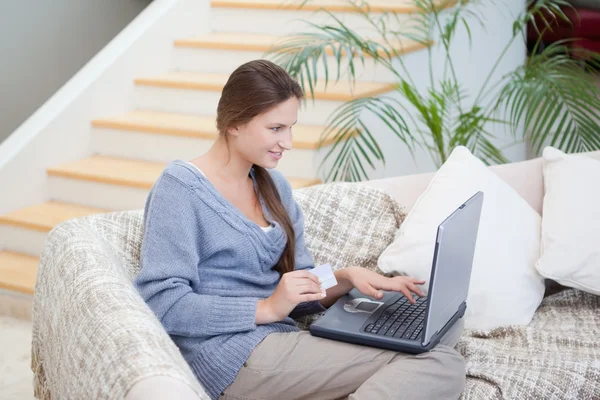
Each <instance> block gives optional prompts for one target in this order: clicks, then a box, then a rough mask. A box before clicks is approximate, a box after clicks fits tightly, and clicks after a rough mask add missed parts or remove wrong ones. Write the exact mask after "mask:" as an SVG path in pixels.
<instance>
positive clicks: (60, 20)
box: [0, 0, 151, 142]
mask: <svg viewBox="0 0 600 400" xmlns="http://www.w3.org/2000/svg"><path fill="white" fill-rule="evenodd" d="M150 2H151V0H85V1H77V0H53V1H50V0H36V1H34V0H20V1H10V0H0V54H1V55H2V61H1V62H0V88H1V89H0V93H1V94H0V96H1V97H0V142H2V141H3V140H4V139H6V138H7V137H8V136H9V135H10V134H11V133H12V132H13V131H14V130H15V129H16V128H17V127H18V126H19V125H20V124H21V123H22V122H23V121H25V119H27V118H28V117H29V116H30V115H31V114H32V113H33V112H34V111H35V110H36V109H37V108H38V107H39V106H41V105H42V104H43V103H44V102H45V101H46V100H47V99H49V98H50V96H52V95H53V94H54V93H55V92H56V91H57V90H58V89H59V88H60V87H61V86H62V85H63V84H64V83H65V82H67V81H68V80H69V79H70V78H71V77H72V76H73V75H74V74H75V73H76V72H77V71H78V70H79V69H80V68H81V67H82V66H83V65H84V64H85V63H86V62H88V61H89V60H90V59H91V58H92V57H93V56H94V55H95V54H96V53H98V51H100V49H102V48H103V47H104V46H105V45H106V44H107V43H108V42H109V41H110V40H111V39H112V38H113V37H115V36H116V34H117V33H119V31H121V30H122V29H123V28H124V27H125V26H126V25H127V24H128V23H129V22H131V20H133V19H134V18H135V17H136V16H137V15H138V14H139V13H140V12H141V11H142V10H143V9H144V8H145V7H146V6H147V5H148V4H149V3H150Z"/></svg>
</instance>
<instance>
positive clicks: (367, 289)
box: [345, 267, 425, 303]
mask: <svg viewBox="0 0 600 400" xmlns="http://www.w3.org/2000/svg"><path fill="white" fill-rule="evenodd" d="M345 273H346V274H345V275H346V279H348V281H349V283H351V284H352V286H354V287H355V288H356V289H357V290H358V291H359V292H361V293H362V294H364V295H365V296H371V297H374V298H376V299H381V298H382V297H383V292H381V290H388V291H394V292H401V293H402V294H403V295H404V296H406V298H408V300H409V301H410V302H411V303H415V300H414V299H413V296H412V294H411V292H413V293H416V294H417V295H418V296H420V297H424V296H425V295H424V294H423V292H421V290H420V289H419V288H418V287H417V285H422V284H424V283H425V281H423V280H419V279H416V278H411V277H410V276H394V277H391V278H388V277H386V276H383V275H380V274H378V273H377V272H373V271H371V270H368V269H366V268H362V267H348V268H345Z"/></svg>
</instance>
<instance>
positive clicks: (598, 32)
mask: <svg viewBox="0 0 600 400" xmlns="http://www.w3.org/2000/svg"><path fill="white" fill-rule="evenodd" d="M562 10H563V12H564V13H565V15H566V16H567V17H568V18H569V20H570V21H571V23H569V22H567V21H564V20H563V19H562V18H559V19H555V18H554V17H553V16H551V15H550V14H548V13H546V12H544V13H543V14H544V17H545V19H546V21H548V22H552V23H551V27H552V31H550V30H549V29H548V30H546V31H545V32H544V28H545V27H546V25H545V23H544V20H543V19H542V18H541V17H540V16H536V18H535V21H536V24H537V27H538V29H539V30H540V32H543V36H542V42H543V43H545V44H549V43H553V42H556V41H558V40H562V39H574V40H573V41H571V42H569V43H568V46H569V47H571V48H583V49H586V50H591V51H594V52H597V53H600V11H597V10H589V9H585V8H575V9H573V8H571V7H568V8H567V7H565V8H563V9H562ZM539 35H540V33H538V32H537V31H536V29H535V27H534V26H533V23H531V22H530V23H529V24H528V26H527V40H528V42H529V43H531V44H534V43H535V42H536V40H537V39H538V37H539Z"/></svg>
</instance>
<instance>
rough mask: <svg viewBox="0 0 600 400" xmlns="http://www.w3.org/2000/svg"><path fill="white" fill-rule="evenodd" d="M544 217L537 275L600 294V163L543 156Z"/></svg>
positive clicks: (549, 152)
mask: <svg viewBox="0 0 600 400" xmlns="http://www.w3.org/2000/svg"><path fill="white" fill-rule="evenodd" d="M543 173H544V191H545V196H544V205H543V206H544V218H543V220H542V243H541V244H542V245H541V256H540V259H539V260H538V262H537V263H536V268H537V270H538V271H539V273H540V274H541V275H543V276H545V277H546V278H549V279H552V280H555V281H557V282H559V283H560V284H562V285H564V286H570V287H574V288H577V289H580V290H585V291H587V292H590V293H594V294H596V295H600V269H599V268H598V267H599V266H600V241H599V240H598V236H599V234H598V221H600V207H598V205H599V204H600V186H598V183H599V182H600V161H598V160H594V159H592V158H590V157H586V156H581V155H567V154H565V153H563V152H562V151H560V150H558V149H555V148H553V147H546V148H545V149H544V153H543Z"/></svg>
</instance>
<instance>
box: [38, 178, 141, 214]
mask: <svg viewBox="0 0 600 400" xmlns="http://www.w3.org/2000/svg"><path fill="white" fill-rule="evenodd" d="M48 191H49V196H50V199H51V200H57V201H64V202H68V203H74V204H79V205H82V206H89V207H97V208H103V209H106V210H115V211H122V210H139V209H143V208H144V205H145V203H146V198H147V197H148V192H149V189H143V188H135V187H130V186H124V185H115V184H107V183H102V182H92V181H87V180H80V179H70V178H64V177H60V176H49V177H48Z"/></svg>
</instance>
